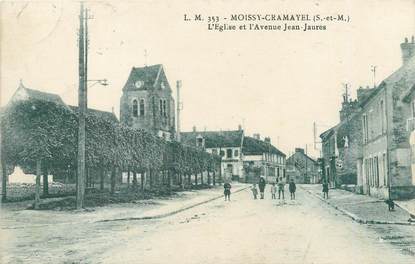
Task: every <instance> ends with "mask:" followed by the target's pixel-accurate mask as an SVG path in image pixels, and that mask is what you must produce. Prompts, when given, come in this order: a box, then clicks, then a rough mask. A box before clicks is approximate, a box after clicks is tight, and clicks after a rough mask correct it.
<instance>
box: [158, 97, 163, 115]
mask: <svg viewBox="0 0 415 264" xmlns="http://www.w3.org/2000/svg"><path fill="white" fill-rule="evenodd" d="M159 108H160V116H163V100H162V99H160V107H159Z"/></svg>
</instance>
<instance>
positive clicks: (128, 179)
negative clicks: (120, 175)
mask: <svg viewBox="0 0 415 264" xmlns="http://www.w3.org/2000/svg"><path fill="white" fill-rule="evenodd" d="M134 176H135V175H134ZM133 182H134V180H133ZM127 188H128V189H129V188H130V169H128V172H127Z"/></svg>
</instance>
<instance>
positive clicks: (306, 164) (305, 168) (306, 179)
mask: <svg viewBox="0 0 415 264" xmlns="http://www.w3.org/2000/svg"><path fill="white" fill-rule="evenodd" d="M286 166H287V181H289V180H291V179H293V180H294V182H296V183H319V182H320V177H319V166H318V164H317V161H315V160H314V159H313V158H311V157H310V156H308V155H307V154H306V153H305V152H304V149H302V148H296V149H295V152H294V154H292V155H291V156H290V157H289V158H288V159H287V165H286Z"/></svg>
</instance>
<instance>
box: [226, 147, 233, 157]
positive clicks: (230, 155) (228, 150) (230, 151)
mask: <svg viewBox="0 0 415 264" xmlns="http://www.w3.org/2000/svg"><path fill="white" fill-rule="evenodd" d="M226 157H227V158H228V159H230V158H232V149H227V150H226Z"/></svg>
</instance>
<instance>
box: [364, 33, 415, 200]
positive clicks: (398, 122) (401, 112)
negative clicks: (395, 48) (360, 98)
mask: <svg viewBox="0 0 415 264" xmlns="http://www.w3.org/2000/svg"><path fill="white" fill-rule="evenodd" d="M401 49H402V60H403V63H402V66H401V67H400V68H399V69H398V70H397V71H395V72H394V73H393V74H391V75H390V76H389V77H388V78H386V79H385V80H383V81H382V82H381V84H380V85H379V86H378V87H376V89H374V91H373V92H372V93H371V95H370V96H369V97H368V98H367V99H366V100H365V101H364V102H362V104H361V107H362V113H361V116H362V118H361V122H362V130H363V157H362V162H361V164H359V166H361V169H360V170H361V172H362V179H363V192H364V193H366V194H369V195H373V196H377V197H381V198H387V197H391V198H392V199H396V198H407V197H414V196H415V187H414V185H413V184H414V181H413V176H412V163H413V162H412V160H411V159H413V154H412V153H411V141H410V137H411V133H412V126H411V124H412V123H411V122H412V121H411V120H412V119H413V110H412V109H413V106H412V102H413V101H412V100H413V95H412V92H411V91H412V89H413V86H414V85H415V56H414V55H415V41H414V37H412V40H411V42H408V39H406V40H405V42H404V43H402V44H401Z"/></svg>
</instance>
